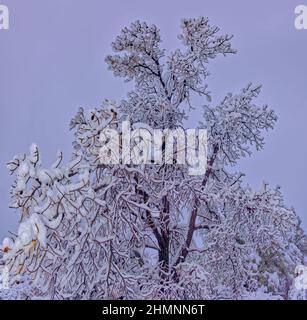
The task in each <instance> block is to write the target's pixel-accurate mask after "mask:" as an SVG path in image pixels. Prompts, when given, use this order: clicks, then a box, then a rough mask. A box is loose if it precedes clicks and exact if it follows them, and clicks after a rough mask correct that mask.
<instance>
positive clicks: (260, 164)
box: [0, 0, 307, 238]
mask: <svg viewBox="0 0 307 320" xmlns="http://www.w3.org/2000/svg"><path fill="white" fill-rule="evenodd" d="M303 2H304V0H283V1H280V0H274V1H272V0H270V1H265V0H258V1H246V0H232V1H229V0H210V1H208V0H188V1H182V0H176V1H175V0H174V1H166V0H163V1H161V0H155V1H144V0H138V1H135V0H129V1H124V0H122V1H118V0H112V1H102V0H100V1H99V0H87V1H82V0H79V1H78V0H43V1H42V0H23V1H20V0H0V4H6V5H7V6H8V7H9V10H10V30H8V31H5V30H0V147H1V149H0V237H1V238H2V237H3V236H4V235H5V234H6V232H7V230H11V231H14V230H16V222H17V218H18V215H17V213H16V212H15V211H14V210H12V209H8V203H9V189H10V184H11V183H12V177H10V176H9V173H8V171H7V169H6V167H5V163H6V162H7V161H8V160H10V159H11V158H12V157H13V156H14V155H15V154H18V153H24V152H27V150H28V147H29V145H30V144H31V143H32V142H36V143H37V144H38V145H39V146H40V148H41V150H42V152H43V161H44V164H45V165H46V166H47V165H49V164H51V163H52V162H53V160H54V158H55V154H56V151H57V150H59V149H60V150H63V151H64V152H65V154H66V155H67V158H68V157H69V152H70V150H71V141H72V134H71V133H70V132H69V131H68V124H69V121H70V118H71V117H72V116H73V115H74V114H75V112H76V111H77V109H78V108H79V107H80V106H83V107H89V108H91V107H93V106H99V105H100V103H101V101H102V100H103V99H104V98H113V99H121V98H123V97H124V95H125V92H126V89H127V86H126V85H125V84H124V83H123V81H122V80H121V79H118V78H117V79H115V78H114V77H113V75H112V74H111V73H110V72H109V71H107V68H106V65H105V63H104V58H105V56H106V55H107V54H108V53H110V52H111V50H110V43H111V41H112V40H113V39H114V38H115V36H116V35H117V34H118V33H119V31H120V29H121V28H122V27H124V26H126V25H129V24H130V23H131V22H133V21H135V20H136V19H140V20H145V21H147V22H149V23H155V24H156V25H158V27H159V28H160V29H161V33H162V37H163V41H164V45H165V47H166V48H168V49H174V48H176V46H177V44H178V40H177V39H176V36H177V34H178V33H179V22H180V19H181V18H183V17H198V16H200V15H204V16H208V17H209V19H210V20H211V22H212V23H213V24H215V25H218V26H219V27H221V29H222V30H223V31H224V32H227V33H230V34H234V36H235V38H234V40H233V44H234V47H235V48H237V49H238V54H237V55H236V56H231V57H227V58H218V59H217V60H216V61H215V62H214V63H213V64H212V65H211V66H210V71H211V73H212V75H211V76H210V78H209V79H208V83H209V86H210V89H211V92H212V95H213V101H214V102H216V103H217V102H219V101H220V100H221V99H222V97H223V96H224V95H225V94H226V93H227V92H238V91H239V90H240V89H241V88H242V87H244V86H245V85H246V84H247V83H248V82H250V81H252V82H254V83H256V84H259V83H261V84H263V90H262V93H261V97H260V98H259V99H258V101H257V102H258V103H259V104H262V103H267V104H269V105H270V106H271V107H272V108H274V110H275V111H276V113H277V115H278V116H279V121H278V123H277V126H276V128H275V130H274V131H271V132H269V134H268V136H267V139H266V146H265V150H263V151H261V152H259V153H257V154H254V155H253V156H252V157H251V158H249V159H246V160H243V161H241V162H240V163H239V167H240V170H242V171H244V172H246V174H247V176H246V183H249V184H250V185H252V186H253V187H255V188H259V187H260V186H261V183H262V181H263V180H265V181H267V182H270V183H271V184H272V185H276V184H278V185H281V186H282V190H283V192H284V195H285V198H286V202H287V204H288V205H289V206H293V207H294V208H296V210H297V212H298V214H299V215H300V216H301V217H302V220H303V222H304V226H305V228H306V227H307V202H306V199H305V197H306V196H307V195H306V180H307V179H306V178H307V170H306V163H307V161H306V160H307V159H306V158H307V143H306V140H307V139H306V138H307V126H306V117H307V108H306V107H307V106H306V103H307V88H306V84H307V81H306V79H307V30H301V31H298V30H296V29H295V27H294V19H295V14H294V8H295V7H296V5H299V4H302V3H303ZM306 5H307V2H306ZM199 112H200V109H199ZM199 112H197V111H196V112H194V113H193V115H192V122H193V120H196V119H199V114H200V113H199ZM67 158H66V159H67Z"/></svg>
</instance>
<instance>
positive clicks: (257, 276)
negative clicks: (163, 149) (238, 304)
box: [2, 17, 305, 299]
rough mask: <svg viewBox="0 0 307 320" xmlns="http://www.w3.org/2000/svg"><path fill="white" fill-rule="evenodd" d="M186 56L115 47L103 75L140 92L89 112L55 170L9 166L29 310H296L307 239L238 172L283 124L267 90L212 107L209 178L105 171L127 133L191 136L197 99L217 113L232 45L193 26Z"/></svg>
mask: <svg viewBox="0 0 307 320" xmlns="http://www.w3.org/2000/svg"><path fill="white" fill-rule="evenodd" d="M181 30H182V32H181V35H180V36H179V39H180V40H181V42H182V45H183V49H180V50H179V49H178V50H176V51H175V52H173V53H170V54H169V55H166V54H165V50H163V49H161V37H160V32H159V30H158V28H157V27H156V26H154V25H152V26H149V25H148V24H146V23H142V22H138V21H137V22H135V23H133V24H132V25H131V26H130V27H129V28H124V29H123V30H122V32H121V34H120V35H119V36H118V37H117V38H116V40H115V41H114V43H113V44H112V48H113V50H114V51H115V53H116V54H115V55H111V56H108V57H107V58H106V62H107V64H108V66H109V68H110V70H112V71H113V73H114V75H115V76H120V77H123V78H125V79H126V80H134V81H135V89H134V90H133V91H132V92H130V93H129V94H128V98H127V100H125V101H122V102H119V103H116V102H111V101H107V100H106V101H105V102H104V103H103V105H102V106H101V107H100V108H97V109H94V110H89V111H85V110H84V109H80V110H79V112H78V113H77V115H76V116H75V117H74V118H73V119H72V121H71V129H72V130H74V133H75V139H74V142H73V147H74V148H73V153H72V157H71V159H70V161H68V162H67V163H66V164H65V163H64V161H63V155H62V153H59V154H58V155H57V158H56V160H55V162H54V164H53V165H52V166H51V167H50V168H45V167H44V166H43V162H42V160H41V153H40V150H39V147H38V146H36V145H32V146H31V148H30V151H29V152H28V153H27V154H23V155H20V156H16V157H15V158H14V159H13V160H12V161H10V162H9V163H8V168H9V170H10V171H11V173H12V174H14V175H15V177H16V179H15V183H14V185H13V186H12V190H11V196H12V203H11V206H12V207H13V208H16V209H18V210H20V225H19V229H18V233H17V234H12V235H11V236H10V237H8V238H6V239H4V241H3V248H2V251H3V260H4V261H5V264H6V266H7V267H8V268H9V272H10V275H11V284H12V285H13V284H14V283H20V281H23V280H22V279H24V277H25V276H27V279H28V280H27V281H28V282H29V285H30V289H29V290H30V291H29V292H28V291H27V292H28V293H27V294H28V295H29V297H31V298H46V297H47V298H51V299H136V298H138V299H153V298H155V299H205V298H207V299H231V298H232V299H244V298H249V297H255V295H257V293H259V292H261V293H262V294H263V296H266V297H277V298H285V299H288V298H291V290H292V281H293V279H294V276H295V275H294V269H295V266H296V265H298V264H302V263H303V259H304V255H303V252H302V250H301V247H302V243H303V241H304V239H305V235H304V233H303V231H302V229H301V227H300V220H299V218H298V216H297V215H296V214H295V212H294V210H293V209H289V208H287V207H286V206H285V204H284V202H283V197H282V194H281V193H280V190H279V188H275V189H270V188H269V187H268V185H267V184H264V186H263V188H262V190H260V191H259V192H254V191H252V190H251V189H250V188H248V187H245V186H244V185H243V183H242V179H241V178H242V176H243V174H242V173H240V172H238V173H233V172H232V171H230V170H229V168H228V166H229V165H235V164H236V163H237V161H238V160H239V159H240V158H241V157H244V156H246V155H250V154H251V151H252V150H253V148H256V149H257V150H260V149H262V148H263V145H264V132H265V131H266V130H268V129H271V128H273V126H274V124H275V122H276V119H277V118H276V115H275V113H274V112H273V111H272V110H271V109H269V108H268V107H267V106H264V107H262V106H257V105H256V104H255V103H254V99H255V98H256V97H257V96H258V94H259V92H260V87H259V86H253V85H251V84H249V85H248V86H246V88H244V89H243V90H242V91H241V92H240V93H239V94H236V95H231V94H228V95H227V96H226V97H225V98H224V99H223V100H222V102H221V103H220V104H218V105H217V106H210V105H206V106H205V107H204V113H203V118H202V121H201V123H200V126H201V127H204V128H206V129H207V131H208V143H209V145H208V165H207V170H206V172H205V174H204V175H201V176H190V175H188V173H187V169H186V168H185V166H183V165H179V164H176V163H174V164H173V165H170V164H159V165H157V164H141V165H122V164H118V165H107V164H102V163H101V162H100V161H99V150H100V148H101V147H102V145H103V141H101V139H99V137H100V133H101V131H102V130H103V129H104V128H106V127H108V126H109V127H111V128H116V129H118V130H120V126H119V123H120V122H121V121H123V120H124V119H130V121H132V125H133V124H137V123H143V124H144V125H150V126H152V127H153V128H159V129H167V128H175V127H177V126H180V125H183V121H184V119H185V118H186V117H187V115H188V108H187V106H189V104H190V99H191V95H192V94H193V93H196V94H198V95H200V96H201V97H203V98H204V103H208V100H209V101H210V99H209V98H210V95H209V91H208V88H207V84H206V80H207V77H208V74H209V72H208V69H207V65H208V62H209V61H210V59H214V58H216V57H217V56H218V55H227V54H232V53H235V50H234V49H232V47H231V44H230V40H231V36H228V35H220V33H219V29H218V28H216V27H212V26H211V25H210V24H209V21H208V19H206V18H203V17H201V18H198V19H185V20H183V21H182V25H181Z"/></svg>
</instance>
